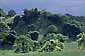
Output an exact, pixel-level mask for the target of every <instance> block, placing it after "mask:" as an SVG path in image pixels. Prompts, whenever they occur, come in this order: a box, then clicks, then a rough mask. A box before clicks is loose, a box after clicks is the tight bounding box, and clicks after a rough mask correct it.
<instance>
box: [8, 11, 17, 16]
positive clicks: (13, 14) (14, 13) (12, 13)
mask: <svg viewBox="0 0 85 56" xmlns="http://www.w3.org/2000/svg"><path fill="white" fill-rule="evenodd" d="M15 15H16V12H15V11H14V10H10V11H8V16H10V17H13V16H15Z"/></svg>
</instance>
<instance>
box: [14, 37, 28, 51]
mask: <svg viewBox="0 0 85 56" xmlns="http://www.w3.org/2000/svg"><path fill="white" fill-rule="evenodd" d="M15 46H16V49H15V52H16V53H18V52H20V53H27V52H28V39H26V37H25V36H24V35H21V36H19V38H18V39H17V40H16V43H15Z"/></svg>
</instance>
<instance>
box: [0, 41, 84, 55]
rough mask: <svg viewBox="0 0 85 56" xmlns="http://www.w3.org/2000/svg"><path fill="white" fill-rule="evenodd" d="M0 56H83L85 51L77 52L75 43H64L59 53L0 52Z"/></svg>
mask: <svg viewBox="0 0 85 56" xmlns="http://www.w3.org/2000/svg"><path fill="white" fill-rule="evenodd" d="M0 56H85V50H79V49H78V48H77V44H76V43H65V49H64V50H63V51H61V52H43V53H40V52H30V53H14V51H13V50H0Z"/></svg>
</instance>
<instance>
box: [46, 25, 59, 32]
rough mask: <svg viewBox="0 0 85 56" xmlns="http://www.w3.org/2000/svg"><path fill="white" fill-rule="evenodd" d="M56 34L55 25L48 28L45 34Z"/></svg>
mask: <svg viewBox="0 0 85 56" xmlns="http://www.w3.org/2000/svg"><path fill="white" fill-rule="evenodd" d="M57 32H58V29H57V27H56V26H55V25H50V26H48V28H47V33H57Z"/></svg>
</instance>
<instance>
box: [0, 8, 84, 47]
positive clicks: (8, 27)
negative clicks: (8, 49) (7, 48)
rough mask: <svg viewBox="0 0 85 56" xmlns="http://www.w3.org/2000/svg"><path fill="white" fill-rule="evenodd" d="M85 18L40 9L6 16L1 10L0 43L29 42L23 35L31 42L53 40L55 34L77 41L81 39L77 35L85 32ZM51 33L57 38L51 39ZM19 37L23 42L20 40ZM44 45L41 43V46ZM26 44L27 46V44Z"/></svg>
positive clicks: (61, 39) (9, 13)
mask: <svg viewBox="0 0 85 56" xmlns="http://www.w3.org/2000/svg"><path fill="white" fill-rule="evenodd" d="M84 18H85V17H83V16H72V15H70V14H64V15H60V14H53V13H51V12H48V11H45V10H38V8H34V9H31V10H28V9H24V10H23V15H16V12H15V11H14V10H10V11H8V14H5V12H4V11H3V10H2V9H0V42H1V45H4V44H7V43H10V44H11V45H14V43H15V41H17V43H18V44H19V41H21V40H22V43H23V42H25V41H27V40H26V39H23V38H22V35H24V36H25V37H27V36H28V37H30V38H31V41H33V40H36V41H38V37H40V38H39V39H41V40H42V39H44V40H51V39H56V38H57V37H56V38H55V36H56V35H55V34H59V36H63V38H64V39H66V38H68V40H70V41H75V40H77V39H79V37H77V35H78V34H80V33H81V32H83V31H84V30H85V24H84V22H85V19H84ZM49 33H52V35H53V36H54V35H55V36H54V37H53V36H52V35H50V36H52V37H53V38H52V37H51V38H50V37H48V35H49ZM53 33H54V34H53ZM29 35H30V36H29ZM39 35H40V36H39ZM18 36H20V38H21V40H19V39H20V38H19V39H18ZM24 36H23V37H24ZM57 36H58V35H57ZM64 36H65V37H64ZM63 38H62V37H60V40H59V41H60V42H62V41H64V40H63ZM16 39H17V40H16ZM44 40H43V41H44ZM28 42H29V41H28ZM31 43H32V42H31ZM40 43H41V42H40ZM43 43H44V42H43ZM43 43H41V46H42V45H43ZM24 44H26V45H27V43H24ZM24 44H22V45H24ZM25 48H27V46H26V47H25Z"/></svg>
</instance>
